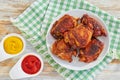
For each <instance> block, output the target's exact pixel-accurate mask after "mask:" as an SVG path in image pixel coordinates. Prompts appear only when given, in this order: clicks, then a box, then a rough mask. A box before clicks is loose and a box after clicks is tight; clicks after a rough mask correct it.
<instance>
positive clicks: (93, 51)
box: [79, 38, 104, 62]
mask: <svg viewBox="0 0 120 80" xmlns="http://www.w3.org/2000/svg"><path fill="white" fill-rule="evenodd" d="M103 47H104V44H103V43H102V42H101V41H99V40H98V39H95V38H94V39H92V40H91V42H90V43H89V44H88V45H87V46H86V47H85V48H83V49H80V54H79V60H80V61H83V62H92V61H94V60H96V59H97V57H98V56H99V54H100V53H101V52H102V50H103Z"/></svg>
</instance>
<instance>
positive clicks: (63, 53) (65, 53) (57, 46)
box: [51, 39, 77, 62]
mask: <svg viewBox="0 0 120 80" xmlns="http://www.w3.org/2000/svg"><path fill="white" fill-rule="evenodd" d="M51 51H52V53H53V54H55V55H57V56H58V57H59V58H61V59H63V60H66V61H68V62H71V61H72V55H74V56H76V55H77V53H76V51H75V50H72V49H71V48H70V46H69V45H67V44H66V43H65V42H64V40H63V39H62V40H57V41H55V42H54V44H53V45H52V49H51Z"/></svg>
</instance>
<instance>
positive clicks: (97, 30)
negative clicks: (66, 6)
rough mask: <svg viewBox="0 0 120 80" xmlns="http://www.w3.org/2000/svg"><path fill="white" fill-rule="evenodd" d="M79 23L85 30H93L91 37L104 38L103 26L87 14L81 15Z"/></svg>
mask: <svg viewBox="0 0 120 80" xmlns="http://www.w3.org/2000/svg"><path fill="white" fill-rule="evenodd" d="M81 23H83V24H84V25H85V26H86V27H87V28H89V29H93V31H94V32H93V37H98V36H106V31H105V30H104V28H103V26H102V25H101V24H100V23H99V22H97V21H96V20H95V19H93V18H92V17H90V16H88V15H87V14H84V15H83V17H82V18H81Z"/></svg>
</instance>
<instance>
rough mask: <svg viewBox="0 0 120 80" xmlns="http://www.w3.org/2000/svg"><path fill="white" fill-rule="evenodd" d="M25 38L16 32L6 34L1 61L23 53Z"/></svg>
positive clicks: (3, 40)
mask: <svg viewBox="0 0 120 80" xmlns="http://www.w3.org/2000/svg"><path fill="white" fill-rule="evenodd" d="M25 46H26V43H25V40H24V38H23V37H22V36H21V35H19V34H16V33H11V34H8V35H6V36H5V37H4V38H3V39H2V41H1V48H0V49H1V52H0V61H3V60H5V59H8V58H11V57H14V56H16V55H19V54H21V53H22V52H23V51H24V50H25Z"/></svg>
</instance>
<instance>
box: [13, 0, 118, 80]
mask: <svg viewBox="0 0 120 80" xmlns="http://www.w3.org/2000/svg"><path fill="white" fill-rule="evenodd" d="M72 9H85V10H87V11H90V12H92V13H95V14H96V15H98V16H99V17H101V18H102V20H103V21H104V22H105V24H106V25H107V28H108V30H109V34H110V38H111V42H110V50H109V52H108V55H107V56H106V57H105V58H104V59H103V61H102V62H100V63H99V64H98V65H97V66H95V67H93V68H91V69H88V70H80V71H74V70H69V69H66V68H64V67H62V66H60V65H59V64H57V63H56V62H55V61H54V60H53V59H52V57H51V56H50V55H49V53H48V51H47V47H46V39H45V37H46V33H47V29H48V28H49V25H50V24H51V22H52V21H53V20H54V18H55V17H56V16H58V15H59V14H61V13H63V12H65V11H68V10H72ZM11 21H12V22H13V24H14V25H15V26H16V27H17V28H18V29H19V30H20V31H21V32H22V34H23V36H24V37H25V38H26V39H27V40H28V41H29V42H30V43H31V44H32V45H33V46H34V48H35V49H36V51H37V52H38V53H39V54H40V55H42V56H43V57H44V59H45V60H46V61H48V63H49V64H50V65H51V66H52V67H53V68H54V69H55V70H56V71H57V72H58V73H59V74H60V75H62V76H63V77H64V78H65V79H66V80H93V79H94V77H95V76H96V74H98V73H99V72H100V71H101V70H103V69H104V68H105V67H106V66H107V64H108V63H110V62H111V60H112V57H113V56H114V58H118V59H120V51H119V49H120V21H119V20H118V19H116V18H114V17H113V16H111V15H110V14H108V13H106V12H104V11H102V10H100V9H99V8H97V7H95V6H94V5H92V4H90V3H88V2H87V1H85V0H37V1H35V2H34V3H33V4H32V5H31V6H30V7H29V8H27V9H26V10H25V11H24V12H23V13H22V14H21V15H19V16H18V17H17V18H15V19H12V20H11Z"/></svg>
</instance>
